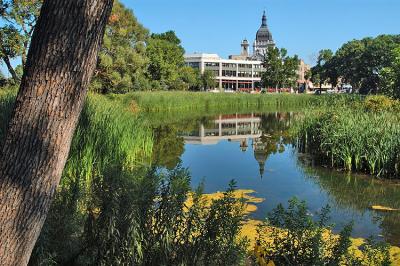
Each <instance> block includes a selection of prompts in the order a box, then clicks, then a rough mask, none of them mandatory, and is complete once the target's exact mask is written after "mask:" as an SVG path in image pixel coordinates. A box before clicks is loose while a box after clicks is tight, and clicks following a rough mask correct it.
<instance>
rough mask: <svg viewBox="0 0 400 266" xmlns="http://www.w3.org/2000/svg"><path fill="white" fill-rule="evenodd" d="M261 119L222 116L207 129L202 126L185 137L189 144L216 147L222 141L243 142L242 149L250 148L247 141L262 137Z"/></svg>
mask: <svg viewBox="0 0 400 266" xmlns="http://www.w3.org/2000/svg"><path fill="white" fill-rule="evenodd" d="M260 125H261V118H260V117H258V116H256V115H254V114H250V115H240V114H233V115H220V116H219V117H218V118H217V119H215V120H214V122H213V123H212V124H211V125H210V126H208V127H205V126H204V125H200V128H199V131H195V132H192V133H190V134H186V135H185V136H183V139H184V140H185V143H187V144H201V145H214V144H217V143H218V142H219V141H221V140H229V141H238V142H241V144H240V145H241V146H240V147H241V148H242V149H244V150H246V149H247V147H248V144H247V139H249V138H251V139H254V138H259V137H260V136H261V130H260Z"/></svg>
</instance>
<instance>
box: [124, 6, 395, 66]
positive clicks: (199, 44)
mask: <svg viewBox="0 0 400 266" xmlns="http://www.w3.org/2000/svg"><path fill="white" fill-rule="evenodd" d="M122 2H123V3H124V4H125V5H126V6H128V7H129V8H131V9H133V11H134V13H135V14H136V16H137V17H138V19H139V21H141V22H142V24H143V25H144V26H146V27H147V28H148V29H150V30H151V31H152V32H164V31H167V30H170V29H172V30H174V31H175V32H176V33H177V35H178V37H179V38H181V40H182V43H183V46H184V48H185V49H186V51H187V52H188V53H192V52H207V53H218V54H219V55H220V56H222V57H227V56H228V55H230V54H238V53H239V52H240V42H241V40H242V39H243V38H247V39H248V40H249V41H250V42H253V40H254V38H255V34H256V31H257V30H258V28H259V26H260V24H261V16H262V12H263V10H264V9H265V10H266V12H267V18H268V25H269V28H270V30H271V32H272V34H273V37H274V40H275V42H276V43H277V46H278V47H284V48H286V49H288V51H289V53H290V54H298V55H299V56H300V57H301V58H303V59H304V60H305V61H306V62H308V63H313V58H314V57H315V55H316V54H317V52H318V51H319V50H320V49H324V48H330V49H332V50H336V49H338V48H339V47H340V46H341V45H342V44H343V43H345V42H347V41H349V40H352V39H360V38H363V37H366V36H377V35H379V34H400V0H229V1H228V0H196V1H195V0H169V1H167V0H122Z"/></svg>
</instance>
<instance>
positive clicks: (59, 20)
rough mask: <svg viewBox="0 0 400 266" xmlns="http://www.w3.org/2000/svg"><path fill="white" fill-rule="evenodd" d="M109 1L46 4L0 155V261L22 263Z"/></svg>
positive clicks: (59, 162)
mask: <svg viewBox="0 0 400 266" xmlns="http://www.w3.org/2000/svg"><path fill="white" fill-rule="evenodd" d="M112 4H113V1H112V0H58V1H53V0H45V1H44V3H43V6H42V9H41V14H40V17H39V20H38V22H37V25H36V27H35V30H34V33H33V36H32V41H31V46H30V49H29V53H28V58H27V62H26V66H25V72H24V76H23V78H22V81H21V86H20V90H19V93H18V96H17V100H16V104H15V109H14V113H13V116H12V119H11V122H10V125H9V130H8V132H7V134H6V137H5V141H4V144H3V145H2V147H1V153H0V202H1V205H0V261H1V264H2V265H26V264H27V263H28V260H29V257H30V254H31V252H32V249H33V247H34V245H35V242H36V240H37V238H38V235H39V233H40V230H41V228H42V225H43V223H44V221H45V218H46V215H47V212H48V210H49V207H50V204H51V200H52V198H53V196H54V193H55V191H56V188H57V186H58V183H59V180H60V177H61V173H62V171H63V168H64V165H65V162H66V159H67V156H68V152H69V148H70V144H71V139H72V136H73V133H74V130H75V127H76V124H77V121H78V117H79V114H80V112H81V110H82V107H83V103H84V100H85V97H86V92H87V90H86V88H87V86H88V84H89V82H90V79H91V77H92V75H93V72H94V69H95V67H96V61H97V53H98V51H99V49H100V45H101V41H102V38H103V35H104V30H105V25H106V23H107V20H108V17H109V15H110V13H111V9H112Z"/></svg>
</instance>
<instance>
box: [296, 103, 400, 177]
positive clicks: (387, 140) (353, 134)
mask: <svg viewBox="0 0 400 266" xmlns="http://www.w3.org/2000/svg"><path fill="white" fill-rule="evenodd" d="M371 102H373V101H372V100H371V99H370V98H366V100H365V101H364V102H359V103H357V104H353V105H348V106H343V105H342V106H340V105H335V106H332V107H331V108H314V109H308V110H307V111H305V113H304V115H303V116H302V118H301V119H299V120H298V121H297V123H295V126H294V127H293V129H292V132H293V133H292V134H293V135H294V136H297V143H296V144H297V146H298V148H299V150H300V151H301V152H308V153H311V154H313V155H315V158H316V159H317V160H319V161H320V163H322V164H326V165H329V166H331V167H336V168H342V169H344V170H347V171H352V170H353V171H360V172H365V173H368V174H371V175H375V176H378V177H388V178H399V177H400V153H399V152H400V138H399V137H398V136H400V117H399V116H398V114H397V111H395V110H396V109H395V107H391V108H389V109H387V110H386V109H385V110H381V111H377V110H378V109H377V108H378V107H376V104H374V105H373V106H374V107H373V108H372V107H371ZM386 104H387V103H385V106H386ZM371 108H372V110H370V109H371ZM396 108H397V107H396ZM368 110H370V111H368Z"/></svg>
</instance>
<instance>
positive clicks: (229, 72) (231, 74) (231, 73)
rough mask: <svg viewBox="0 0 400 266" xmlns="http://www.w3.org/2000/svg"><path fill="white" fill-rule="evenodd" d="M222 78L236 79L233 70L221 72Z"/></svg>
mask: <svg viewBox="0 0 400 266" xmlns="http://www.w3.org/2000/svg"><path fill="white" fill-rule="evenodd" d="M222 76H223V77H236V71H234V70H222Z"/></svg>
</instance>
